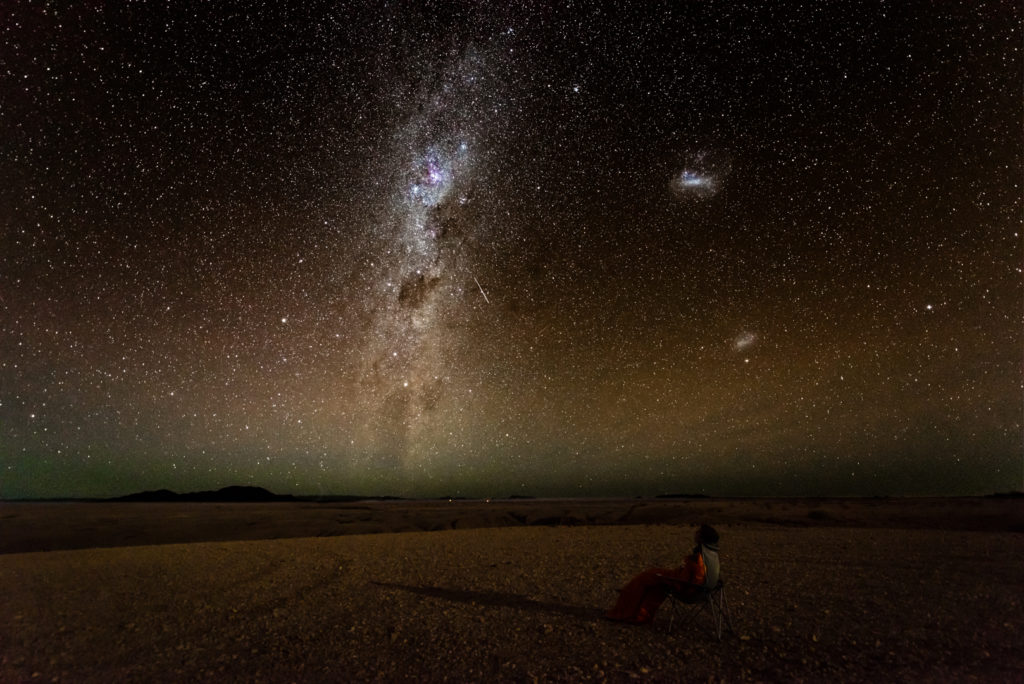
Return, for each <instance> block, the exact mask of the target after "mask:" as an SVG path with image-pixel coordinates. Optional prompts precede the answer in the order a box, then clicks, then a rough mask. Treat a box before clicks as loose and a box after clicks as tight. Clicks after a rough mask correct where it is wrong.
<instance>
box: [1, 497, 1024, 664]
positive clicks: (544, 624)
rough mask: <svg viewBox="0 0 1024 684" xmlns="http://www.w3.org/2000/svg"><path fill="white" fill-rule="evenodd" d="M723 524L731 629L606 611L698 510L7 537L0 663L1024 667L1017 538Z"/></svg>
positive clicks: (672, 554) (658, 560)
mask: <svg viewBox="0 0 1024 684" xmlns="http://www.w3.org/2000/svg"><path fill="white" fill-rule="evenodd" d="M812 510H819V509H812ZM820 517H821V516H820V515H818V516H814V517H813V518H810V520H811V521H812V522H815V523H820V522H821V521H820V520H819V518H820ZM720 529H721V531H722V558H723V569H724V572H725V576H726V579H727V582H728V586H727V589H728V597H729V600H730V602H731V603H732V607H733V618H734V623H735V626H736V630H737V634H736V635H727V636H726V637H725V638H724V639H723V641H722V642H718V641H717V640H715V639H714V637H713V635H712V634H711V631H710V625H709V622H708V619H707V616H706V615H701V614H698V615H697V616H695V617H694V618H693V620H692V621H691V622H689V623H687V624H684V625H683V626H681V627H680V626H679V625H677V626H676V628H675V630H674V632H673V633H672V634H671V635H670V634H667V632H666V626H667V619H668V612H667V611H663V612H662V613H661V614H660V615H659V621H658V622H656V624H655V626H654V627H653V628H651V627H630V626H625V625H620V624H616V623H610V622H607V621H604V620H602V619H600V615H601V612H602V611H603V609H604V608H606V607H607V606H608V605H610V604H611V602H612V601H613V600H614V598H615V596H616V590H617V588H618V587H619V586H621V584H623V583H624V582H625V581H627V580H628V579H629V577H630V576H631V575H632V574H633V573H634V572H636V571H638V570H640V569H642V568H644V567H645V566H649V565H665V564H668V565H672V564H675V563H677V562H678V559H679V557H680V556H681V554H682V553H685V551H686V549H687V547H688V544H689V537H690V534H691V531H690V529H689V528H688V527H686V526H670V525H615V526H587V525H580V526H574V527H567V526H547V525H536V526H522V525H521V526H516V527H503V528H491V529H485V528H479V529H464V530H463V529H455V530H439V531H435V532H412V533H397V534H371V535H348V536H337V537H321V538H297V539H277V540H264V541H233V542H206V543H191V544H169V545H160V546H136V547H122V548H94V549H88V550H65V551H51V552H42V553H11V554H7V555H3V556H0V587H3V588H4V589H2V592H3V594H4V599H3V601H0V680H2V681H75V682H77V681H87V682H109V681H186V680H215V681H224V680H228V681H274V682H276V681H345V680H350V679H357V680H380V681H402V680H410V681H412V680H415V681H424V680H426V681H445V680H447V681H484V680H487V681H490V680H501V681H533V680H534V679H539V680H547V681H551V680H555V681H581V680H596V681H601V680H609V681H629V680H634V679H644V680H653V681H679V680H695V681H707V680H727V681H742V680H760V681H778V680H787V681H835V680H842V681H878V680H883V681H890V680H894V679H895V680H898V681H907V680H911V679H914V680H923V681H969V680H980V681H1022V680H1024V651H1022V649H1021V648H1020V647H1021V644H1022V643H1024V639H1022V631H1021V630H1022V621H1021V617H1020V616H1021V602H1022V598H1024V575H1022V573H1021V572H1020V568H1021V567H1024V535H1021V534H1016V533H1006V532H992V531H969V530H943V529H881V528H863V527H860V528H858V527H849V526H845V527H839V526H827V525H823V524H816V525H815V526H796V525H789V526H783V525H778V524H774V525H772V524H766V523H757V522H744V523H742V524H739V523H738V524H729V523H727V524H723V525H720Z"/></svg>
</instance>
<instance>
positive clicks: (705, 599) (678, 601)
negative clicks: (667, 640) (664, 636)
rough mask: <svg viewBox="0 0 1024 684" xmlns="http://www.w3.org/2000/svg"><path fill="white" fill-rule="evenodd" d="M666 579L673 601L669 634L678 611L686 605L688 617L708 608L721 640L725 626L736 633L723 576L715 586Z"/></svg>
mask: <svg viewBox="0 0 1024 684" xmlns="http://www.w3.org/2000/svg"><path fill="white" fill-rule="evenodd" d="M665 579H666V580H667V581H666V582H665V584H664V587H665V590H666V591H667V592H668V595H667V598H668V600H669V601H670V602H671V606H670V607H671V610H672V617H671V619H670V620H669V623H668V632H669V634H671V633H672V627H673V625H674V624H675V621H676V613H677V612H679V611H680V610H684V606H689V610H688V611H685V612H686V613H687V617H693V616H694V615H695V614H696V613H697V612H698V611H700V612H703V611H704V610H705V609H706V610H707V611H708V612H709V613H710V614H711V623H712V626H713V627H714V630H715V636H716V637H718V640H719V641H721V640H722V627H723V626H724V627H725V628H727V629H728V630H729V633H730V634H735V633H736V630H734V629H733V626H732V616H731V615H730V614H729V601H728V599H726V597H725V582H723V581H722V579H721V578H719V579H718V583H717V584H715V586H713V587H706V586H703V585H698V584H687V583H685V582H679V581H678V580H676V581H673V580H672V578H668V577H666V578H665Z"/></svg>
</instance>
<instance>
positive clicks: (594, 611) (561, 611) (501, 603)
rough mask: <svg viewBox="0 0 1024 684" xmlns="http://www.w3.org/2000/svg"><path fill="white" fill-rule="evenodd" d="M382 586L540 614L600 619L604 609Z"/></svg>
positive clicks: (495, 594)
mask: <svg viewBox="0 0 1024 684" xmlns="http://www.w3.org/2000/svg"><path fill="white" fill-rule="evenodd" d="M370 584H374V585H376V586H378V587H386V588H388V589H401V590H402V591H408V592H410V593H412V594H419V595H420V596H430V597H432V598H439V599H444V600H446V601H458V602H460V603H476V604H480V605H484V606H496V607H502V608H518V609H520V610H528V611H534V612H538V613H556V614H558V615H568V616H570V617H576V618H581V619H584V620H595V621H596V620H599V619H600V618H601V616H602V615H603V614H604V611H603V610H601V609H599V608H587V607H585V606H570V605H566V604H564V603H548V602H546V601H537V600H535V599H531V598H527V597H526V596H522V595H520V594H503V593H500V592H497V591H472V590H468V589H445V588H443V587H429V586H427V587H417V586H412V585H408V584H395V583H393V582H370Z"/></svg>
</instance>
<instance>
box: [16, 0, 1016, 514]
mask: <svg viewBox="0 0 1024 684" xmlns="http://www.w3.org/2000/svg"><path fill="white" fill-rule="evenodd" d="M0 12H2V15H3V19H2V21H0V498H8V499H10V498H25V497H60V496H75V497H90V496H113V495H119V494H125V493H128V492H133V491H139V490H144V489H156V488H161V487H166V488H169V489H175V490H177V491H194V490H199V489H210V488H217V487H222V486H226V485H233V484H249V485H258V486H263V487H266V488H268V489H271V490H273V491H275V492H278V493H295V494H353V493H354V494H391V495H403V496H441V495H450V494H451V495H462V496H502V495H510V494H524V495H525V494H529V495H539V496H613V495H628V496H633V495H653V494H659V493H670V492H671V493H680V492H687V493H697V492H702V493H707V494H717V495H876V494H974V493H990V492H994V491H1007V490H1014V489H1022V488H1024V485H1022V477H1024V476H1022V471H1024V462H1022V461H1024V456H1022V454H1024V447H1022V411H1024V400H1022V397H1024V390H1022V359H1024V352H1022V350H1024V346H1022V334H1021V333H1022V312H1024V301H1022V271H1021V266H1022V240H1021V234H1020V231H1021V224H1022V221H1021V219H1022V201H1021V198H1022V194H1021V182H1022V173H1021V169H1022V149H1024V140H1022V133H1021V121H1022V111H1024V105H1022V102H1024V95H1022V82H1024V77H1022V59H1021V48H1022V44H1024V43H1022V36H1021V19H1022V17H1021V8H1020V5H1019V4H1018V3H1014V2H962V3H959V2H952V1H951V2H911V3H904V2H863V3H862V2H842V3H827V2H819V1H814V2H804V3H801V2H792V3H744V2H733V1H729V2H697V1H693V2H686V1H682V0H676V1H672V2H658V1H656V0H651V1H650V2H648V1H644V2H635V3H631V2H615V3H612V2H603V3H590V2H571V1H569V2H557V3H555V2H552V3H542V2H529V1H524V2H513V3H506V2H480V1H477V2H455V1H453V2H431V1H418V2H411V1H409V2H405V1H401V2H385V1H383V0H380V1H377V0H373V1H369V0H368V1H366V2H358V1H352V2H344V1H341V2H337V1H332V2H317V1H315V0H314V1H310V2H303V3H284V2H281V3H275V2H269V1H268V2H263V3H260V2H248V1H246V2H232V1H230V0H226V1H223V2H190V1H188V0H171V1H170V2H155V1H154V2H131V1H128V0H125V1H119V2H102V1H98V2H75V3H62V2H29V1H27V0H15V1H14V2H8V3H5V4H4V7H3V9H2V11H0Z"/></svg>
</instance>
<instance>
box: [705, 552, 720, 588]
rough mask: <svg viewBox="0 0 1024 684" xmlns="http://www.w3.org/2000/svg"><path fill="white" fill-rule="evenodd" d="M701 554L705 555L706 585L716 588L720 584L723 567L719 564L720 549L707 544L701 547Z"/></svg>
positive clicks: (706, 586)
mask: <svg viewBox="0 0 1024 684" xmlns="http://www.w3.org/2000/svg"><path fill="white" fill-rule="evenodd" d="M701 555H702V556H704V569H705V571H706V574H705V575H704V586H705V588H707V589H714V588H715V587H716V586H718V579H719V577H720V574H721V568H720V566H719V564H718V549H714V548H709V547H708V546H707V545H704V546H703V547H702V548H701Z"/></svg>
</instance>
